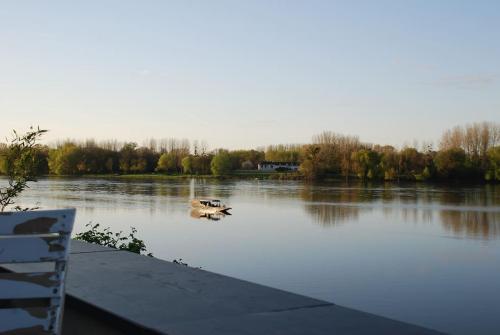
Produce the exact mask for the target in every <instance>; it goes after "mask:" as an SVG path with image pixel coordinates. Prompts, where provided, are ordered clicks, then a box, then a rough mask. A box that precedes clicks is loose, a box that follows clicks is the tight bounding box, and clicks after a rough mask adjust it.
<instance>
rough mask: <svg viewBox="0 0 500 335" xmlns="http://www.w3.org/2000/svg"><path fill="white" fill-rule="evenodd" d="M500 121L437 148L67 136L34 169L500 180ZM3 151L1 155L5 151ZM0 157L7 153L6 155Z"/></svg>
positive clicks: (334, 138)
mask: <svg viewBox="0 0 500 335" xmlns="http://www.w3.org/2000/svg"><path fill="white" fill-rule="evenodd" d="M499 145H500V125H499V124H497V123H475V124H471V125H467V126H465V127H455V128H453V129H450V130H447V131H446V132H444V134H443V136H442V140H441V143H440V145H439V150H434V149H433V147H432V146H431V145H426V146H424V147H423V148H421V149H420V150H418V149H417V148H413V147H405V148H402V149H400V150H398V149H396V148H394V147H392V146H380V145H373V144H368V143H363V142H361V141H360V140H359V138H358V137H356V136H345V135H341V134H336V133H333V132H323V133H321V134H319V135H317V136H314V137H313V141H312V143H310V144H305V145H299V144H293V145H271V146H268V147H267V148H265V149H260V150H234V151H229V150H223V149H219V150H212V151H209V150H208V149H207V145H206V143H204V142H201V143H200V142H197V141H195V142H193V145H192V146H191V145H190V143H189V141H187V140H175V139H169V140H159V141H157V140H154V139H151V140H148V141H147V142H145V143H144V145H143V146H138V145H137V144H136V143H118V142H117V141H106V142H101V143H96V142H95V141H93V140H87V141H85V142H80V143H77V142H74V141H65V142H59V143H56V145H54V146H52V147H48V146H40V145H38V146H37V147H36V148H35V150H36V155H35V168H36V170H37V171H36V173H37V174H55V175H82V174H143V173H153V172H158V173H165V174H182V173H183V174H194V175H207V174H214V175H226V174H230V173H231V172H232V171H234V170H241V169H243V170H253V169H256V168H257V164H258V163H259V162H260V161H263V160H269V161H285V162H296V163H298V164H300V169H299V172H300V174H301V175H302V176H303V177H305V178H310V179H315V178H322V177H325V176H343V177H344V178H346V179H347V178H351V177H358V178H362V179H385V180H400V179H405V180H426V179H431V178H442V179H465V178H467V179H469V178H470V179H480V178H484V179H486V180H500V146H499ZM7 152H8V150H7V144H1V145H0V173H2V172H3V173H5V168H4V167H5V164H4V163H2V162H5V161H6V158H7V157H6V153H7ZM2 153H3V154H2ZM2 157H3V158H2Z"/></svg>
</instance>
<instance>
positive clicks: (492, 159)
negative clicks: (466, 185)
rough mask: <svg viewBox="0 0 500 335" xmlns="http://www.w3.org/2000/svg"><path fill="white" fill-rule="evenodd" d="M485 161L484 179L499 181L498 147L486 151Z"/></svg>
mask: <svg viewBox="0 0 500 335" xmlns="http://www.w3.org/2000/svg"><path fill="white" fill-rule="evenodd" d="M487 159H488V161H487V164H488V169H487V170H486V173H485V179H486V180H497V181H500V146H497V147H493V148H490V149H488V151H487Z"/></svg>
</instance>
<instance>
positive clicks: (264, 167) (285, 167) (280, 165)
mask: <svg viewBox="0 0 500 335" xmlns="http://www.w3.org/2000/svg"><path fill="white" fill-rule="evenodd" d="M257 169H258V170H259V171H297V170H298V169H299V164H298V163H294V162H270V161H262V162H260V163H259V164H258V165H257Z"/></svg>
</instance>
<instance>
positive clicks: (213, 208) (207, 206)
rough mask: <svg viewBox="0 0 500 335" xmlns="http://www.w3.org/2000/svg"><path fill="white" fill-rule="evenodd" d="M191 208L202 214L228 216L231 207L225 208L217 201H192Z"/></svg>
mask: <svg viewBox="0 0 500 335" xmlns="http://www.w3.org/2000/svg"><path fill="white" fill-rule="evenodd" d="M191 207H193V208H194V209H196V210H197V211H198V212H200V213H204V214H217V213H222V214H229V213H228V211H229V210H230V209H231V207H227V206H226V205H224V204H223V203H221V201H220V200H217V199H193V200H191Z"/></svg>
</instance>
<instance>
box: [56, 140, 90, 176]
mask: <svg viewBox="0 0 500 335" xmlns="http://www.w3.org/2000/svg"><path fill="white" fill-rule="evenodd" d="M82 156H83V155H82V151H81V149H80V148H79V147H77V146H76V145H75V144H74V143H70V142H67V143H64V144H63V145H62V146H60V147H59V148H57V149H51V150H50V151H49V162H48V165H49V170H50V172H51V173H54V174H57V175H76V174H79V173H83V172H85V162H83V161H82V160H81V159H82Z"/></svg>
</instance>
